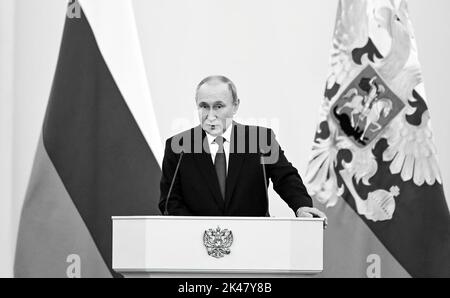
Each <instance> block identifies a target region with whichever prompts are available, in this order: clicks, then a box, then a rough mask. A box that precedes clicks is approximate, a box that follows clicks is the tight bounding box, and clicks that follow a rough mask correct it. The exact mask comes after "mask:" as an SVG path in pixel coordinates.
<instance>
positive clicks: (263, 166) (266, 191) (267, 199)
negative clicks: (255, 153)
mask: <svg viewBox="0 0 450 298" xmlns="http://www.w3.org/2000/svg"><path fill="white" fill-rule="evenodd" d="M263 154H264V153H263V152H262V151H261V149H260V151H259V157H260V161H261V166H262V172H263V178H264V191H265V193H266V202H267V212H266V216H268V217H270V214H269V190H268V185H267V174H266V166H265V165H266V163H265V162H264V155H263Z"/></svg>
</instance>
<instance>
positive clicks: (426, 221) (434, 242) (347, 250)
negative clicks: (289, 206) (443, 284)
mask: <svg viewBox="0 0 450 298" xmlns="http://www.w3.org/2000/svg"><path fill="white" fill-rule="evenodd" d="M306 181H307V183H308V186H309V187H308V188H309V190H310V192H311V194H312V195H313V196H314V198H315V199H316V200H317V201H318V202H320V203H321V204H323V206H324V207H326V208H327V209H326V212H327V215H328V217H329V222H330V225H329V226H330V228H329V229H328V230H327V232H326V234H325V248H324V249H325V252H324V257H325V259H324V272H323V274H322V275H323V276H325V277H346V276H348V277H350V276H351V277H365V276H367V277H450V216H449V209H448V206H447V204H446V200H445V197H444V192H443V187H442V179H441V174H440V172H439V163H438V160H437V154H436V148H435V145H434V143H433V139H432V130H431V125H430V113H429V110H428V106H427V102H426V96H425V91H424V85H423V79H422V75H421V69H420V64H419V60H418V56H417V48H416V42H415V40H414V34H413V29H412V26H411V23H410V19H409V17H408V10H407V2H406V1H404V0H403V1H401V0H391V1H389V0H371V1H369V0H340V1H339V5H338V12H337V19H336V27H335V31H334V38H333V48H332V52H331V68H330V73H329V76H328V79H327V84H326V91H325V96H324V98H323V100H322V105H321V108H320V123H319V125H318V129H317V132H316V136H315V139H314V145H313V152H312V156H311V159H310V162H309V165H308V170H307V175H306Z"/></svg>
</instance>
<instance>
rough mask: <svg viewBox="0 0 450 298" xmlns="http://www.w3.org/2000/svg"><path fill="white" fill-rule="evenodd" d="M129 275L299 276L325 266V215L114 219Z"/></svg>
mask: <svg viewBox="0 0 450 298" xmlns="http://www.w3.org/2000/svg"><path fill="white" fill-rule="evenodd" d="M112 220H113V246H112V247H113V251H112V258H113V269H114V270H115V271H117V272H119V273H121V274H123V275H124V276H125V277H249V278H251V277H296V276H301V275H305V274H307V275H311V274H317V273H319V272H321V271H322V270H323V219H319V218H274V217H185V216H131V217H121V216H117V217H113V218H112Z"/></svg>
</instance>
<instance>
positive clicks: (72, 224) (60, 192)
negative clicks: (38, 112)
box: [15, 0, 163, 277]
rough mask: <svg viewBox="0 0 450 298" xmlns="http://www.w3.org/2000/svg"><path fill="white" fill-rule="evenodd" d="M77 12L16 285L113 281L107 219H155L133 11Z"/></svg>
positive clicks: (25, 218)
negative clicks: (25, 280) (21, 280)
mask: <svg viewBox="0 0 450 298" xmlns="http://www.w3.org/2000/svg"><path fill="white" fill-rule="evenodd" d="M78 3H79V4H78ZM75 4H76V5H81V7H78V8H79V9H80V10H79V15H78V16H77V14H76V13H74V14H70V17H68V18H67V20H66V24H65V28H64V33H63V39H62V43H61V50H60V54H59V60H58V64H57V68H56V73H55V77H54V82H53V87H52V90H51V94H50V99H49V103H48V108H47V112H46V116H45V120H44V124H43V128H42V136H41V138H40V141H39V145H38V148H37V153H36V157H35V163H34V167H33V170H32V175H31V180H30V183H29V187H28V191H27V195H26V199H25V203H24V206H23V211H22V217H21V222H20V228H19V235H18V241H17V251H16V258H15V276H16V277H111V276H115V273H114V272H113V270H112V268H111V253H112V252H111V246H112V239H111V236H112V221H111V216H125V215H155V214H159V211H158V210H157V206H158V201H159V179H160V172H161V170H160V162H161V160H162V154H163V151H162V144H161V139H160V136H159V133H158V128H157V126H156V120H155V116H154V112H153V107H152V101H151V97H150V92H149V89H148V83H147V79H146V74H145V70H144V66H143V65H144V64H143V59H142V54H141V51H140V45H139V40H138V34H137V30H136V24H135V20H134V15H133V8H132V3H131V1H128V0H115V1H112V2H111V1H106V0H80V1H79V2H77V3H75V2H73V1H71V2H70V3H69V6H73V5H75ZM75 12H76V11H75Z"/></svg>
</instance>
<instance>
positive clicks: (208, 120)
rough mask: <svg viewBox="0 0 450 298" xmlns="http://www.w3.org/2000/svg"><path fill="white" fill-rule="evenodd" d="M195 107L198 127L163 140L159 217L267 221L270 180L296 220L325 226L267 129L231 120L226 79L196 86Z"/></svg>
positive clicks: (234, 105)
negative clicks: (258, 218)
mask: <svg viewBox="0 0 450 298" xmlns="http://www.w3.org/2000/svg"><path fill="white" fill-rule="evenodd" d="M196 103H197V108H198V112H199V118H200V123H201V125H199V126H197V127H195V128H192V129H190V130H187V131H185V132H182V133H180V134H178V135H176V136H173V137H171V138H169V139H168V140H167V141H166V148H165V154H164V160H163V165H162V178H161V185H160V188H161V200H160V203H159V208H160V210H161V211H162V212H163V213H166V214H168V215H186V216H190V215H201V216H268V215H269V213H268V209H269V206H268V200H267V185H268V183H269V178H270V179H271V181H272V183H273V188H274V190H275V191H276V192H277V193H278V194H279V195H280V197H281V198H282V199H283V200H284V201H285V202H286V203H287V204H288V206H289V207H290V208H291V209H292V210H293V211H294V212H295V214H296V216H299V217H313V216H317V217H322V218H325V222H326V216H325V214H323V213H322V212H321V211H319V210H318V209H316V208H312V200H311V198H310V196H309V195H308V193H307V191H306V188H305V186H304V185H303V182H302V180H301V178H300V175H299V174H298V171H297V170H296V169H295V168H294V167H293V166H292V164H291V163H290V162H289V161H288V160H287V159H286V157H285V155H284V152H283V150H282V149H281V148H280V146H279V145H278V143H277V141H276V139H275V136H274V133H273V132H272V130H270V129H268V128H263V127H257V126H245V125H241V124H238V123H236V122H234V121H233V120H232V119H233V116H234V115H235V114H236V112H237V110H238V108H239V103H240V102H239V98H238V97H237V92H236V87H235V86H234V84H233V83H232V82H231V81H230V80H229V79H227V78H226V77H223V76H211V77H208V78H206V79H204V80H203V81H202V82H200V84H199V85H198V87H197V94H196ZM175 173H176V177H174V175H175ZM168 197H169V198H168Z"/></svg>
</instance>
